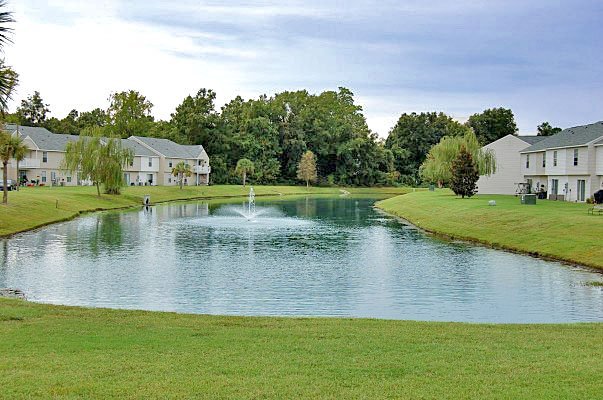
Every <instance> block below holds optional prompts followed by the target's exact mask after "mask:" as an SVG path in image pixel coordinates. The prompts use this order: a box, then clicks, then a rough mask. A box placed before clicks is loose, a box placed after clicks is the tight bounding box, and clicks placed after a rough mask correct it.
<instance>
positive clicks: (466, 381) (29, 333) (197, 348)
mask: <svg viewBox="0 0 603 400" xmlns="http://www.w3.org/2000/svg"><path fill="white" fill-rule="evenodd" d="M0 337H1V338H2V340H0V354H2V357H0V388H1V389H0V397H3V398H10V399H17V398H30V397H35V398H76V397H77V398H103V399H104V398H161V399H165V398H236V399H251V398H332V399H342V398H370V399H379V398H437V399H440V398H480V399H487V398H509V399H512V398H539V399H540V398H551V399H553V398H554V399H561V398H583V399H586V398H600V396H601V393H603V380H601V376H602V374H603V350H602V349H603V346H601V343H602V342H601V338H602V337H603V324H572V325H486V324H482V325H479V324H477V325H474V324H459V323H429V322H405V321H384V320H366V319H358V320H352V319H335V318H320V319H317V318H248V317H225V316H224V317H223V316H201V315H182V314H172V313H157V312H142V311H121V310H105V309H85V308H75V307H63V306H49V305H42V304H34V303H28V302H24V301H19V300H7V299H0Z"/></svg>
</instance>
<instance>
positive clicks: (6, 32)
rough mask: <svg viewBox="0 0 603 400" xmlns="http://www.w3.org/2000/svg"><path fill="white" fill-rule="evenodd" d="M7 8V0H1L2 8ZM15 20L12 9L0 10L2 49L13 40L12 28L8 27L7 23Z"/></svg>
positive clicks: (0, 47) (0, 44)
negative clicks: (11, 35)
mask: <svg viewBox="0 0 603 400" xmlns="http://www.w3.org/2000/svg"><path fill="white" fill-rule="evenodd" d="M4 9H6V1H4V0H0V10H4ZM13 22H15V20H14V19H13V13H12V12H10V11H0V49H2V48H3V47H4V45H5V44H6V43H9V42H12V40H11V38H10V33H11V32H12V30H13V29H12V28H10V27H8V26H7V24H11V23H13Z"/></svg>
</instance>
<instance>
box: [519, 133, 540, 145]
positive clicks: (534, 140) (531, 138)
mask: <svg viewBox="0 0 603 400" xmlns="http://www.w3.org/2000/svg"><path fill="white" fill-rule="evenodd" d="M517 137H518V138H520V139H521V140H523V141H524V142H526V143H527V144H536V143H538V142H540V141H541V140H544V139H546V136H534V135H532V136H517Z"/></svg>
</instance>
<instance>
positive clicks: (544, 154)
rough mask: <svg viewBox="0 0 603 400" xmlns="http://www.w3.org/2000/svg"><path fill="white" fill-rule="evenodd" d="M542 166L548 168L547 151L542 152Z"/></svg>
mask: <svg viewBox="0 0 603 400" xmlns="http://www.w3.org/2000/svg"><path fill="white" fill-rule="evenodd" d="M542 168H546V153H543V154H542Z"/></svg>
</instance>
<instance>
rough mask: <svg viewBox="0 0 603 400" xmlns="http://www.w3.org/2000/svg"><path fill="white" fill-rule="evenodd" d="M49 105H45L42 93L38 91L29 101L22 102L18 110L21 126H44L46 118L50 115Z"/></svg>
mask: <svg viewBox="0 0 603 400" xmlns="http://www.w3.org/2000/svg"><path fill="white" fill-rule="evenodd" d="M48 107H49V106H48V104H46V103H44V100H42V96H40V92H38V91H37V90H36V91H35V92H34V94H33V95H30V96H27V99H25V100H21V106H20V107H19V108H17V115H18V116H19V121H20V123H21V125H26V126H43V125H44V123H45V122H46V116H47V114H49V113H50V109H49V108H48Z"/></svg>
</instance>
